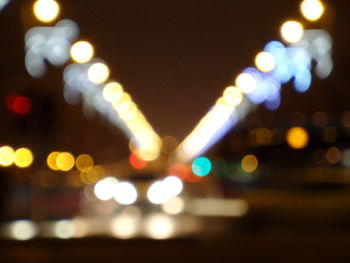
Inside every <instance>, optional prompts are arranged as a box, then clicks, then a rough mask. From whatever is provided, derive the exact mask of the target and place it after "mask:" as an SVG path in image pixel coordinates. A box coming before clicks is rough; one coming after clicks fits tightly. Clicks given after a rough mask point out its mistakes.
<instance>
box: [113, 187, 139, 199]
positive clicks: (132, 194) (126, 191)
mask: <svg viewBox="0 0 350 263" xmlns="http://www.w3.org/2000/svg"><path fill="white" fill-rule="evenodd" d="M113 198H114V199H115V200H116V201H117V202H118V203H119V204H122V205H131V204H133V203H135V202H136V200H137V190H136V188H135V186H134V185H133V184H131V183H129V182H121V183H119V184H117V186H116V188H115V193H114V195H113Z"/></svg>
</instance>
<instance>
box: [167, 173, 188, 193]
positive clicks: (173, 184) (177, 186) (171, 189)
mask: <svg viewBox="0 0 350 263" xmlns="http://www.w3.org/2000/svg"><path fill="white" fill-rule="evenodd" d="M183 187H184V185H183V182H182V180H181V179H180V178H179V177H177V176H173V175H171V176H168V177H166V178H165V179H164V180H163V188H164V190H165V191H166V192H167V193H168V194H169V195H170V196H171V197H173V196H177V195H179V194H181V192H182V190H183Z"/></svg>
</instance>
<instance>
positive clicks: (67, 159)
mask: <svg viewBox="0 0 350 263" xmlns="http://www.w3.org/2000/svg"><path fill="white" fill-rule="evenodd" d="M46 163H47V166H48V167H49V168H50V169H51V170H53V171H63V172H68V171H70V170H72V169H73V167H74V166H75V167H76V168H77V170H79V171H80V172H89V171H91V170H92V169H93V167H94V160H93V158H92V157H91V156H90V155H89V154H80V155H79V156H78V157H77V158H75V157H74V155H73V154H71V153H69V152H51V153H50V154H49V155H48V156H47V159H46Z"/></svg>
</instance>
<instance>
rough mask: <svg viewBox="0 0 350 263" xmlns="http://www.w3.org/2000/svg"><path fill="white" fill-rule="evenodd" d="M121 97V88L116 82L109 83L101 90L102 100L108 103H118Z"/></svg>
mask: <svg viewBox="0 0 350 263" xmlns="http://www.w3.org/2000/svg"><path fill="white" fill-rule="evenodd" d="M122 95H123V86H122V85H120V84H119V83H118V82H110V83H108V84H106V85H105V86H104V88H103V98H104V99H105V100H106V101H108V102H110V103H113V102H115V101H118V100H119V99H120V98H121V97H122Z"/></svg>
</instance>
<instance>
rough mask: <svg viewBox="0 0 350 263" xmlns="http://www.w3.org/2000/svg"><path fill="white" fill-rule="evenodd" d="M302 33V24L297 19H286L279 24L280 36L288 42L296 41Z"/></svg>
mask: <svg viewBox="0 0 350 263" xmlns="http://www.w3.org/2000/svg"><path fill="white" fill-rule="evenodd" d="M303 34H304V28H303V25H302V24H301V23H299V22H297V21H287V22H285V23H284V24H283V25H282V26H281V35H282V38H283V39H284V40H285V41H286V42H288V43H296V42H298V41H299V40H300V39H301V38H302V37H303Z"/></svg>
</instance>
